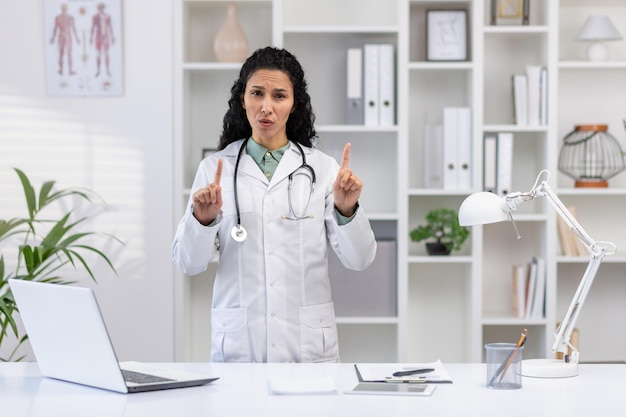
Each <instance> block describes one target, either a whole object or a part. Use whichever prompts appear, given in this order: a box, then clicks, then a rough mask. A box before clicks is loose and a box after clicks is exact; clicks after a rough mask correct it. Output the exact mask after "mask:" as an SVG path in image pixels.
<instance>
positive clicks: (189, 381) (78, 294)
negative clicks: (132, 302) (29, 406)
mask: <svg viewBox="0 0 626 417" xmlns="http://www.w3.org/2000/svg"><path fill="white" fill-rule="evenodd" d="M9 285H10V286H11V290H12V292H13V297H14V298H15V302H16V304H17V307H18V310H19V312H20V316H21V319H22V322H23V324H24V329H25V330H26V333H27V334H28V338H29V340H30V344H31V347H32V350H33V353H34V355H35V358H36V359H37V363H38V365H39V369H40V371H41V374H42V375H44V376H46V377H49V378H55V379H59V380H63V381H69V382H74V383H76V384H82V385H88V386H91V387H96V388H102V389H106V390H110V391H116V392H121V393H133V392H144V391H154V390H163V389H171V388H183V387H193V386H198V385H204V384H208V383H210V382H213V381H215V380H217V379H219V377H214V376H207V375H200V374H193V373H189V372H185V371H181V370H177V369H169V368H165V367H158V366H153V365H150V364H146V363H141V362H118V360H117V356H116V354H115V350H114V349H113V345H112V343H111V339H110V338H109V333H108V331H107V328H106V325H105V323H104V319H103V317H102V313H101V311H100V307H99V306H98V301H97V299H96V296H95V294H94V292H93V290H92V289H91V288H84V287H78V286H72V285H61V284H50V283H43V282H37V281H25V280H20V279H10V280H9Z"/></svg>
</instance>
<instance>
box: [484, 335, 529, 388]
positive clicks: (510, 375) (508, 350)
mask: <svg viewBox="0 0 626 417" xmlns="http://www.w3.org/2000/svg"><path fill="white" fill-rule="evenodd" d="M523 349H524V347H523V346H521V347H517V345H516V344H515V343H488V344H486V345H485V350H486V352H487V388H494V389H518V388H521V387H522V350H523Z"/></svg>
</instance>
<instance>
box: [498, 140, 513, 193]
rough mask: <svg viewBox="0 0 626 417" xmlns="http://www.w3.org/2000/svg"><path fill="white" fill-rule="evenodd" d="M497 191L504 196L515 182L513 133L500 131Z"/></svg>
mask: <svg viewBox="0 0 626 417" xmlns="http://www.w3.org/2000/svg"><path fill="white" fill-rule="evenodd" d="M497 177H498V179H497V186H496V193H497V194H498V195H499V196H502V197H504V196H505V195H507V194H509V193H510V192H511V191H512V190H511V186H512V182H513V133H511V132H499V133H498V162H497Z"/></svg>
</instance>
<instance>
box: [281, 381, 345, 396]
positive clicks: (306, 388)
mask: <svg viewBox="0 0 626 417" xmlns="http://www.w3.org/2000/svg"><path fill="white" fill-rule="evenodd" d="M270 389H271V391H272V394H275V395H285V394H287V395H289V394H292V395H293V394H299V395H303V394H306V395H311V394H336V393H337V388H336V387H335V382H334V381H333V380H332V379H331V378H330V377H321V378H272V379H271V380H270Z"/></svg>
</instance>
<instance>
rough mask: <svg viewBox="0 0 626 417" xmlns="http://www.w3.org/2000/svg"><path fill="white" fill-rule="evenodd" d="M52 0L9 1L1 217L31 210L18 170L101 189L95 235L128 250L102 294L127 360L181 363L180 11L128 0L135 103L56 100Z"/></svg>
mask: <svg viewBox="0 0 626 417" xmlns="http://www.w3.org/2000/svg"><path fill="white" fill-rule="evenodd" d="M67 1H68V2H71V1H72V0H67ZM95 1H96V0H94V2H95ZM43 2H44V0H2V1H1V2H0V39H2V41H0V196H1V197H0V198H1V200H2V205H0V218H8V217H13V216H16V215H20V214H21V213H20V210H23V208H22V206H21V205H19V204H22V203H21V201H22V200H21V199H22V196H21V194H20V192H21V191H20V186H19V182H18V179H17V176H16V175H15V173H14V172H13V170H12V169H11V167H14V166H15V167H19V168H21V169H23V170H24V171H26V173H27V174H29V175H30V176H31V178H32V179H33V181H34V182H35V183H36V185H37V186H38V185H40V183H41V181H43V180H51V179H54V180H57V181H58V183H59V185H61V186H87V187H89V188H92V189H93V190H94V191H96V192H97V193H98V194H99V195H100V196H102V197H103V198H104V200H106V202H107V203H108V204H109V205H110V206H111V210H110V211H109V212H107V213H106V214H105V215H103V216H98V217H97V218H96V220H95V221H94V222H93V224H92V226H93V227H94V228H96V229H97V230H102V231H105V232H110V233H113V234H115V235H116V236H118V237H119V238H121V239H122V240H123V241H125V242H126V245H125V246H124V247H123V248H122V249H120V248H116V247H112V248H109V253H112V254H113V255H112V256H113V258H114V263H115V266H116V267H117V269H118V272H119V276H117V277H116V276H115V275H113V274H112V273H111V272H110V271H109V270H108V269H107V268H106V267H105V266H104V265H98V267H97V270H96V271H95V273H96V277H97V279H98V284H97V285H94V288H95V289H96V292H97V296H98V298H99V301H100V304H101V308H102V310H103V312H104V315H105V319H106V321H107V324H108V325H109V330H110V333H111V338H112V340H113V343H114V345H115V347H116V349H117V352H118V355H119V359H120V360H131V359H136V360H145V361H170V360H173V359H174V343H173V334H174V329H173V282H172V277H173V267H172V263H171V260H170V244H171V239H172V234H173V231H172V216H173V211H172V207H173V203H174V199H173V191H172V189H173V185H172V178H173V172H172V170H173V168H172V146H173V125H172V124H173V121H172V94H173V87H172V84H173V80H172V75H173V73H172V58H173V52H172V48H173V43H172V39H173V36H172V35H173V33H172V8H173V5H172V2H171V1H151V0H122V13H123V30H124V33H123V39H121V41H122V42H123V49H124V84H125V86H124V94H123V96H121V97H106V98H96V97H86V98H58V97H47V96H46V93H45V77H44V64H45V60H44V37H45V38H47V39H49V37H50V35H49V34H45V35H44V33H43V21H44V19H43ZM15 201H18V202H19V204H17V203H15ZM88 281H89V280H88V279H87V280H86V281H84V284H85V285H91V284H90V283H89V282H88Z"/></svg>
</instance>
